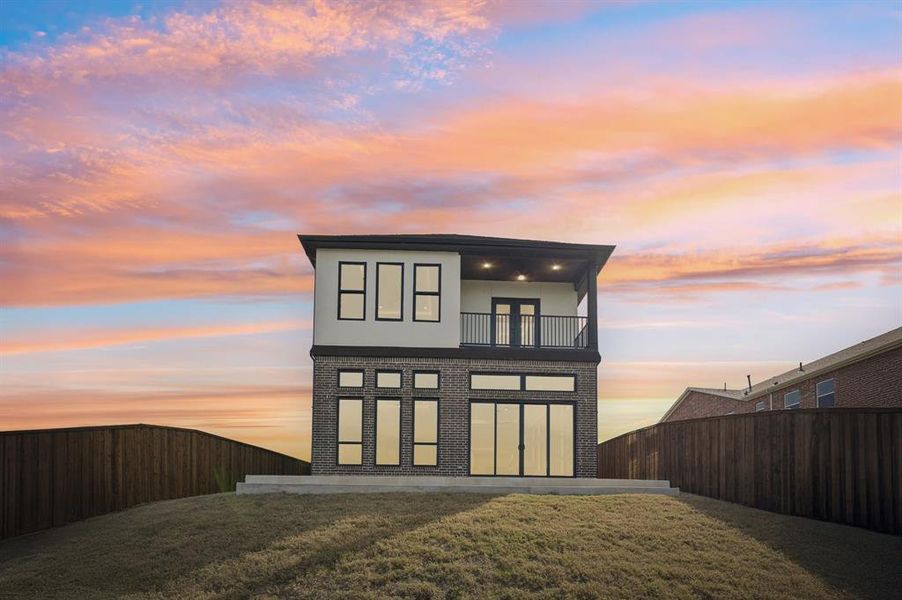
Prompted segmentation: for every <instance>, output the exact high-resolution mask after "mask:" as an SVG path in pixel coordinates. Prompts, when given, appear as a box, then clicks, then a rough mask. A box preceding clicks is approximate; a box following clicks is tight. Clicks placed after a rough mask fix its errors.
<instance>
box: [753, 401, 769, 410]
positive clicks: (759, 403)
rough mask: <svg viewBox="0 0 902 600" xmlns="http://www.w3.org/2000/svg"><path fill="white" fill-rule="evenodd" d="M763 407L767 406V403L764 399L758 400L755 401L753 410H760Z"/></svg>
mask: <svg viewBox="0 0 902 600" xmlns="http://www.w3.org/2000/svg"><path fill="white" fill-rule="evenodd" d="M765 408H767V403H766V402H765V401H764V400H758V401H757V402H755V412H761V411H763V410H764V409H765Z"/></svg>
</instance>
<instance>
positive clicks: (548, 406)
mask: <svg viewBox="0 0 902 600" xmlns="http://www.w3.org/2000/svg"><path fill="white" fill-rule="evenodd" d="M474 404H492V405H494V406H495V412H494V413H493V419H494V423H493V426H494V428H495V434H494V450H493V458H492V473H491V474H474V473H473V471H472V469H473V462H472V457H471V456H470V454H471V451H472V449H473V443H472V436H473V416H472V412H473V411H472V408H473V405H474ZM499 404H516V405H519V406H520V442H521V443H522V441H523V416H524V411H523V408H522V407H523V406H524V405H526V404H540V405H545V406H546V409H545V418H546V437H547V439H546V459H545V472H546V473H548V475H517V477H553V478H557V479H574V478H576V477H577V475H576V471H577V457H578V456H579V453H578V449H577V440H578V439H579V436H578V434H577V431H578V429H577V424H578V423H579V417H578V416H577V414H576V413H577V410H576V408H577V405H576V401H575V400H567V401H564V400H554V399H548V400H512V399H504V400H495V399H491V398H470V400H469V402H467V442H466V443H467V475H468V476H469V477H514V476H513V475H498V474H497V473H498V405H499ZM553 404H559V405H563V406H570V407H572V409H571V415H572V417H573V429H572V430H571V431H572V432H573V463H572V464H573V474H572V475H551V462H550V459H551V405H553ZM523 471H524V468H523V451H522V450H520V473H523Z"/></svg>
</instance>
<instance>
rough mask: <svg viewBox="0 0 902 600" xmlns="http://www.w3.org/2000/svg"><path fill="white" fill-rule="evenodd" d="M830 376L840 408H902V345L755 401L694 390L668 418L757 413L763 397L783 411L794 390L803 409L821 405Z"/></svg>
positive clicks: (783, 386)
mask: <svg viewBox="0 0 902 600" xmlns="http://www.w3.org/2000/svg"><path fill="white" fill-rule="evenodd" d="M826 379H833V380H834V382H835V384H836V407H837V408H902V348H895V349H892V350H889V351H887V352H883V353H882V354H878V355H876V356H871V357H869V358H866V359H864V360H861V361H858V362H856V363H853V364H850V365H847V366H845V367H841V368H839V369H835V370H833V371H828V372H823V373H818V374H816V375H814V376H812V377H808V378H805V379H802V380H799V381H794V382H792V383H790V384H788V385H786V384H780V385H775V386H773V391H771V392H768V393H766V394H764V395H756V396H754V397H753V398H752V399H751V400H731V399H729V398H722V397H720V396H715V395H713V394H706V393H704V392H697V391H691V392H689V394H687V396H686V397H685V398H684V399H683V401H682V402H681V403H680V405H679V406H678V407H677V408H676V410H674V411H673V412H672V413H671V414H670V416H669V417H668V418H667V420H668V421H682V420H684V419H695V418H700V417H714V416H718V415H725V414H728V413H731V412H732V413H735V414H740V413H748V412H754V411H755V404H756V403H757V402H758V401H760V400H764V402H765V410H771V407H773V410H783V408H784V407H783V395H784V394H786V393H788V392H791V391H793V390H800V391H801V392H802V394H801V395H802V398H801V403H800V405H799V408H817V384H818V383H819V382H821V381H824V380H826Z"/></svg>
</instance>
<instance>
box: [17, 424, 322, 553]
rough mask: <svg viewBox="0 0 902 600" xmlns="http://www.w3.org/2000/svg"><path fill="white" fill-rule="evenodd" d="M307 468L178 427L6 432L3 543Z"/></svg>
mask: <svg viewBox="0 0 902 600" xmlns="http://www.w3.org/2000/svg"><path fill="white" fill-rule="evenodd" d="M309 473H310V465H309V463H307V462H304V461H302V460H298V459H296V458H292V457H290V456H286V455H284V454H279V453H278V452H273V451H271V450H266V449H264V448H259V447H257V446H251V445H249V444H244V443H242V442H237V441H234V440H229V439H226V438H221V437H219V436H215V435H211V434H209V433H204V432H202V431H195V430H192V429H179V428H175V427H159V426H154V425H119V426H110V427H79V428H69V429H44V430H32V431H6V432H3V431H0V539H3V538H7V537H12V536H16V535H21V534H23V533H29V532H31V531H37V530H40V529H46V528H48V527H51V526H58V525H64V524H66V523H70V522H72V521H76V520H79V519H84V518H87V517H91V516H95V515H100V514H103V513H106V512H110V511H115V510H121V509H123V508H128V507H130V506H134V505H136V504H140V503H143V502H151V501H154V500H161V499H167V498H181V497H184V496H193V495H200V494H213V493H217V492H221V491H232V490H234V489H235V483H236V482H237V481H239V480H241V479H242V478H244V477H245V476H246V475H306V474H309Z"/></svg>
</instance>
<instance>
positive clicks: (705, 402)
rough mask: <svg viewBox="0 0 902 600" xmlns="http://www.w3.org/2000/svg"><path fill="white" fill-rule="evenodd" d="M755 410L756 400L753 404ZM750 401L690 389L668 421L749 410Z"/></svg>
mask: <svg viewBox="0 0 902 600" xmlns="http://www.w3.org/2000/svg"><path fill="white" fill-rule="evenodd" d="M751 406H752V410H754V408H755V407H754V402H753V403H752V404H751ZM748 408H749V403H748V402H746V401H745V400H733V399H731V398H723V397H721V396H716V395H714V394H706V393H705V392H700V391H696V390H691V391H689V392H688V393H687V394H686V396H685V397H684V398H683V401H682V402H680V404H679V406H677V407H676V409H674V411H673V412H672V413H670V415H669V416H668V417H667V419H666V420H667V421H683V420H685V419H700V418H702V417H716V416H719V415H727V414H730V413H744V412H749V410H748Z"/></svg>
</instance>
